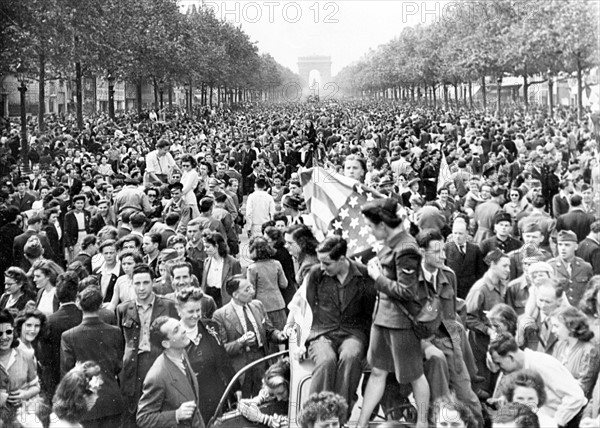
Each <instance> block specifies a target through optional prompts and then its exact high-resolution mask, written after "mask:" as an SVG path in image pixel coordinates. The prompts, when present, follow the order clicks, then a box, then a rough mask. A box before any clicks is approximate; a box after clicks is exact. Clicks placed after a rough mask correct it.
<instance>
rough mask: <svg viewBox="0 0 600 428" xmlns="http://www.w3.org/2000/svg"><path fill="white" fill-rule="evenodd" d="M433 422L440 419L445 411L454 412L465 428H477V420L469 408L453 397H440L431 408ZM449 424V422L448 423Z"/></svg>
mask: <svg viewBox="0 0 600 428" xmlns="http://www.w3.org/2000/svg"><path fill="white" fill-rule="evenodd" d="M431 410H432V413H433V419H434V421H437V420H438V419H440V418H441V417H442V416H443V415H444V412H445V411H447V410H455V411H456V412H457V413H458V416H459V418H460V420H461V421H462V422H463V423H464V424H465V427H466V428H477V426H478V425H477V419H475V415H474V414H473V411H472V410H471V408H470V407H469V406H468V405H466V404H465V403H463V402H462V401H460V400H458V399H457V398H456V397H455V396H454V395H449V396H445V397H440V398H438V399H437V400H435V403H434V405H433V406H432V408H431ZM448 422H450V421H448Z"/></svg>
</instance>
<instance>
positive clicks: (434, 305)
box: [397, 288, 442, 339]
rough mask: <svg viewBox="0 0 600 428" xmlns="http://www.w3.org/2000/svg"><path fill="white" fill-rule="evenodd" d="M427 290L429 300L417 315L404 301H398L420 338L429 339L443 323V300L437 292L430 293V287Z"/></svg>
mask: <svg viewBox="0 0 600 428" xmlns="http://www.w3.org/2000/svg"><path fill="white" fill-rule="evenodd" d="M427 291H428V296H427V300H426V301H425V304H424V305H423V307H422V308H421V310H420V311H419V313H418V314H416V315H412V314H411V313H410V312H409V311H408V309H406V307H405V306H404V305H403V304H402V303H400V302H397V303H398V306H399V307H400V309H401V310H402V312H403V313H404V315H406V317H407V318H408V319H409V320H410V322H411V324H412V328H413V331H414V332H415V335H416V336H417V338H418V339H429V338H430V337H432V336H434V335H435V333H436V332H437V330H438V329H439V327H440V324H441V323H442V319H441V317H440V314H441V309H442V302H441V301H440V298H439V297H438V296H437V295H436V294H429V288H427Z"/></svg>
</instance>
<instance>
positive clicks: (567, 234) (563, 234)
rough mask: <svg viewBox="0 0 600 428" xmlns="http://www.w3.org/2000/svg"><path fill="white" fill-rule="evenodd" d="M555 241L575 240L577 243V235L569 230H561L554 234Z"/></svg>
mask: <svg viewBox="0 0 600 428" xmlns="http://www.w3.org/2000/svg"><path fill="white" fill-rule="evenodd" d="M556 242H575V243H577V235H575V232H572V231H570V230H561V231H560V232H558V235H556Z"/></svg>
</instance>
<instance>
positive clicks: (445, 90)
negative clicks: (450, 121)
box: [444, 83, 448, 110]
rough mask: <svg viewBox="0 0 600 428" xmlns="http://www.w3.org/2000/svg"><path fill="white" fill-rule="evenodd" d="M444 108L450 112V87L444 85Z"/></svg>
mask: <svg viewBox="0 0 600 428" xmlns="http://www.w3.org/2000/svg"><path fill="white" fill-rule="evenodd" d="M444 108H445V109H446V110H448V86H447V85H446V84H445V83H444Z"/></svg>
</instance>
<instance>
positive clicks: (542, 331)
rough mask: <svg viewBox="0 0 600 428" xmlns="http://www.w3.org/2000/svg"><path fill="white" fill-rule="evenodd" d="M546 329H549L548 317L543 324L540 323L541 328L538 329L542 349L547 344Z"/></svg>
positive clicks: (547, 331)
mask: <svg viewBox="0 0 600 428" xmlns="http://www.w3.org/2000/svg"><path fill="white" fill-rule="evenodd" d="M548 327H549V323H548V317H546V319H545V320H544V322H542V327H541V329H540V337H541V339H542V345H544V348H545V347H546V344H547V343H548V336H549V335H550V329H549V328H548Z"/></svg>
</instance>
